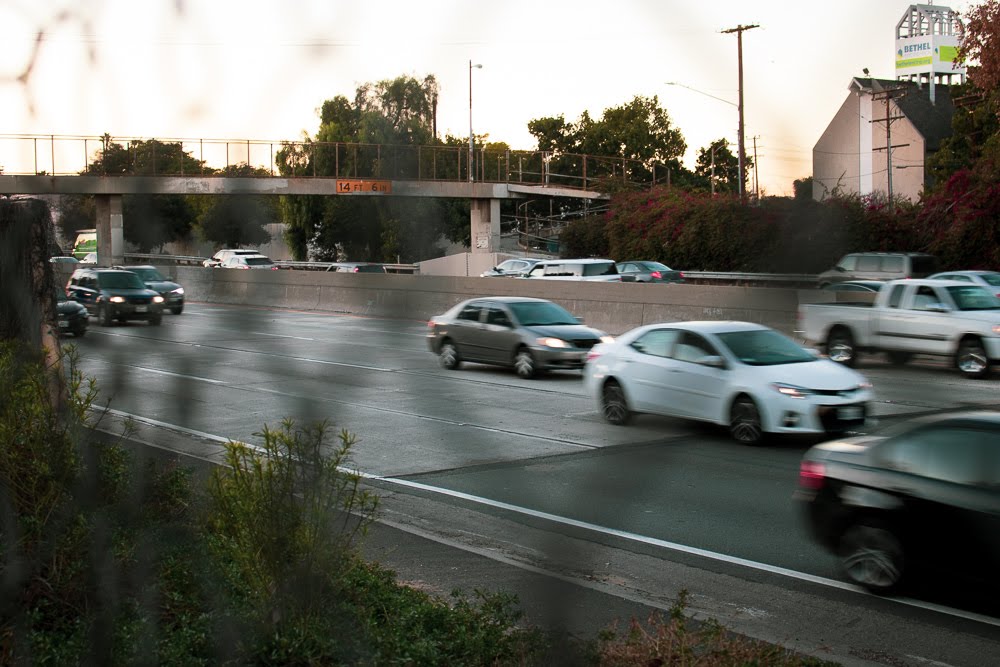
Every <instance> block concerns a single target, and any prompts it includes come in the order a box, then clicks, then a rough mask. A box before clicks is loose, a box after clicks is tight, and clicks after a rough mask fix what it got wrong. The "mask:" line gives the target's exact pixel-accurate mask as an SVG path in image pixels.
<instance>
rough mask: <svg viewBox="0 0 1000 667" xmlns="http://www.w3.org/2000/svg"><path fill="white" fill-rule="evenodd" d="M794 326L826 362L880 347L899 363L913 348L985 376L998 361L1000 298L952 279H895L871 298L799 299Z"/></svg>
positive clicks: (849, 359) (852, 360)
mask: <svg viewBox="0 0 1000 667" xmlns="http://www.w3.org/2000/svg"><path fill="white" fill-rule="evenodd" d="M799 331H800V334H801V335H802V336H803V337H804V338H805V339H806V341H807V342H808V343H809V344H813V345H819V346H823V347H825V349H826V353H827V355H828V356H829V357H830V359H832V360H833V361H837V362H839V363H842V364H844V365H846V366H853V365H854V363H855V361H856V360H857V356H858V353H860V352H886V353H887V354H888V357H889V360H890V361H892V362H893V363H896V364H905V363H906V362H907V361H909V360H910V358H911V357H912V356H913V355H914V354H931V355H939V356H944V357H951V358H952V359H954V363H955V367H956V368H957V369H958V370H959V371H961V372H962V373H963V374H964V375H966V376H968V377H975V378H984V377H986V376H988V375H989V372H990V364H991V363H997V362H1000V299H998V298H997V297H996V296H994V295H993V294H992V293H991V292H989V291H988V290H986V289H984V288H982V287H980V286H978V285H970V284H969V283H962V282H957V281H951V280H927V279H920V280H894V281H892V282H889V283H886V285H885V287H883V288H882V289H881V290H880V291H879V292H878V294H877V295H876V297H875V301H874V303H814V304H802V305H800V306H799Z"/></svg>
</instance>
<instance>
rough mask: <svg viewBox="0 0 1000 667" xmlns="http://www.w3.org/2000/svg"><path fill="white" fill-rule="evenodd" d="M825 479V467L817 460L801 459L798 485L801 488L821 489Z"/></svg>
mask: <svg viewBox="0 0 1000 667" xmlns="http://www.w3.org/2000/svg"><path fill="white" fill-rule="evenodd" d="M824 479H826V468H825V467H824V466H823V464H822V463H819V462H818V461H803V462H802V463H801V464H799V486H800V487H802V488H803V489H811V490H816V489H821V488H823V481H824Z"/></svg>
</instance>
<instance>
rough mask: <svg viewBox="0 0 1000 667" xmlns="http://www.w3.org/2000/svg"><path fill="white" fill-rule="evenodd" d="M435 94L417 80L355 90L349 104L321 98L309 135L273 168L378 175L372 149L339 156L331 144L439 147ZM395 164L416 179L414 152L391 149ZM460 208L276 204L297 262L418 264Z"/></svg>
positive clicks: (367, 201) (362, 202) (431, 81)
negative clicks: (344, 259)
mask: <svg viewBox="0 0 1000 667" xmlns="http://www.w3.org/2000/svg"><path fill="white" fill-rule="evenodd" d="M437 95H438V86H437V81H436V79H435V78H434V77H433V76H432V75H430V76H426V77H424V78H423V79H422V80H418V79H415V78H413V77H407V76H401V77H397V78H395V79H390V80H384V81H379V82H377V83H366V84H363V85H361V86H359V87H358V88H357V90H356V91H355V95H354V100H353V101H351V100H349V99H348V98H347V97H345V96H343V95H338V96H336V97H334V98H333V99H331V100H327V101H325V102H324V103H323V105H322V107H321V108H320V114H319V115H320V126H319V129H318V131H317V132H316V136H315V138H314V139H313V138H309V137H306V142H305V143H304V144H302V145H294V146H293V145H288V146H285V147H283V149H282V150H281V151H279V152H278V155H277V163H278V165H279V170H280V172H281V173H282V174H283V175H288V176H292V175H296V174H301V175H317V176H328V177H335V176H342V177H347V176H350V177H355V176H357V177H361V178H378V177H379V176H380V175H381V173H382V163H381V161H382V160H383V159H385V158H384V157H383V156H382V155H381V154H380V153H379V152H378V151H377V150H374V149H373V150H365V147H364V146H361V147H358V149H357V150H352V151H344V152H341V148H340V147H338V146H337V144H338V143H361V144H377V145H380V146H397V147H398V146H411V145H427V144H435V143H436V144H440V143H441V142H440V141H438V140H437V139H436V138H435V136H434V124H435V120H434V114H435V112H436V107H437ZM393 159H394V162H393V167H394V173H396V174H397V175H400V174H401V175H403V176H406V175H409V174H412V175H413V176H416V174H417V172H418V169H419V167H420V165H419V164H418V162H417V160H418V159H419V154H418V153H417V152H416V151H408V152H407V151H397V153H396V154H395V155H394V158H393ZM465 207H466V217H465V219H466V220H468V204H465ZM458 210H459V209H458V208H456V206H454V205H452V204H451V203H450V202H441V201H436V200H422V201H420V202H416V203H415V202H414V201H412V200H410V199H402V198H397V197H374V196H368V197H363V196H338V197H315V196H309V197H282V198H281V203H280V211H281V216H282V218H283V219H284V221H285V222H286V223H287V225H288V227H287V230H286V232H285V240H286V242H287V243H288V245H289V247H290V248H291V250H292V254H293V256H294V257H295V258H296V259H306V258H309V257H313V258H317V259H324V260H332V259H341V258H342V257H341V256H342V255H346V256H347V258H348V259H355V260H369V261H396V260H397V259H400V260H402V261H416V260H419V259H424V258H426V257H428V256H430V255H433V253H434V252H435V249H434V246H435V243H436V242H437V240H438V239H439V238H440V237H441V235H442V233H446V232H447V233H448V234H449V236H454V235H455V234H456V233H457V228H456V227H455V225H454V219H455V216H456V215H457V213H458ZM466 227H468V224H466ZM465 236H468V234H467V233H466V234H465Z"/></svg>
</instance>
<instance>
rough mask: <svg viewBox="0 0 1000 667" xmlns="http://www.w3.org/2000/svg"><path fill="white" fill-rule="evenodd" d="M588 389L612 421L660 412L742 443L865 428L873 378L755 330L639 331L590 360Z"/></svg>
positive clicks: (700, 325)
mask: <svg viewBox="0 0 1000 667" xmlns="http://www.w3.org/2000/svg"><path fill="white" fill-rule="evenodd" d="M583 376H584V387H585V388H586V391H587V393H589V394H590V395H591V396H593V397H594V399H596V401H597V405H598V407H599V408H600V410H601V414H602V415H603V416H604V419H605V420H607V421H608V422H610V423H612V424H625V423H626V422H627V421H628V420H629V418H630V417H631V415H632V414H635V413H650V414H658V415H667V416H671V417H682V418H685V419H695V420H700V421H706V422H711V423H714V424H720V425H723V426H726V427H728V428H729V432H730V434H731V435H732V437H733V438H734V439H735V440H737V441H738V442H741V443H744V444H748V445H755V444H758V443H760V442H762V441H763V440H764V437H765V434H767V433H787V434H807V433H838V432H843V431H847V430H849V429H853V428H857V427H860V426H862V425H863V424H864V423H865V420H866V418H867V415H868V404H869V402H870V401H871V400H872V390H871V384H870V383H869V382H868V380H866V379H865V377H864V376H863V375H861V374H860V373H857V372H855V371H853V370H850V369H848V368H845V367H843V366H840V365H838V364H835V363H834V362H832V361H830V360H828V359H821V358H819V357H818V355H817V354H816V353H815V352H814V351H812V350H807V349H805V348H803V347H802V346H800V345H799V344H797V343H796V342H794V341H793V340H791V339H790V338H788V337H786V336H785V335H784V334H781V333H779V332H777V331H775V330H774V329H769V328H768V327H765V326H762V325H760V324H752V323H749V322H723V321H713V322H671V323H664V324H649V325H645V326H641V327H637V328H635V329H632V330H631V331H629V332H628V333H625V334H623V335H621V336H619V337H618V338H617V339H616V340H615V341H614V342H613V343H611V344H604V345H600V346H598V347H595V348H594V349H593V350H591V351H590V352H589V353H588V355H587V366H586V368H585V369H584V375H583Z"/></svg>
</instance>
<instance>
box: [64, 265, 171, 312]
mask: <svg viewBox="0 0 1000 667" xmlns="http://www.w3.org/2000/svg"><path fill="white" fill-rule="evenodd" d="M66 295H67V296H69V297H70V298H71V299H73V300H75V301H77V302H79V303H81V304H83V305H84V306H85V307H86V308H87V310H88V311H90V314H91V315H95V316H97V318H98V320H100V322H101V324H103V325H104V326H111V325H112V324H114V323H115V322H116V321H117V322H127V321H128V320H145V321H147V322H149V323H150V324H152V325H158V324H160V322H161V320H162V318H163V297H162V296H160V295H159V294H157V293H156V292H155V291H154V290H151V289H149V288H148V287H146V285H145V283H143V282H142V279H141V278H139V276H137V275H136V274H134V273H132V272H131V271H123V270H122V269H98V268H86V269H77V270H76V271H74V272H73V275H72V276H70V278H69V282H68V283H67V284H66Z"/></svg>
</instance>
